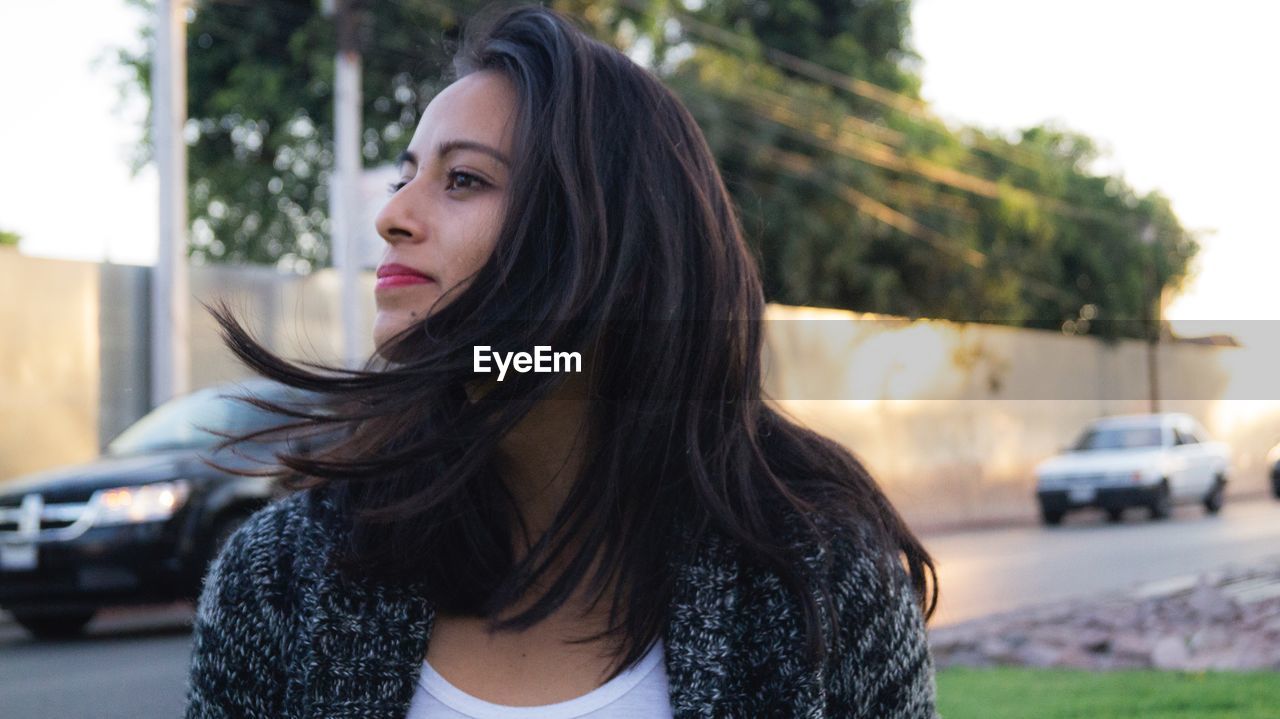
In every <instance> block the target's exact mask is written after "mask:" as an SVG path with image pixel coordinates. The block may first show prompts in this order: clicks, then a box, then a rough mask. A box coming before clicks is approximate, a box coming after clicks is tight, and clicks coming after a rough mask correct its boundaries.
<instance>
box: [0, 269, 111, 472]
mask: <svg viewBox="0 0 1280 719" xmlns="http://www.w3.org/2000/svg"><path fill="white" fill-rule="evenodd" d="M0 288H3V290H2V293H0V428H3V430H0V477H9V476H13V475H16V474H21V473H23V472H29V471H32V470H36V469H40V468H42V467H45V466H48V465H49V464H51V463H54V462H63V461H77V460H82V459H88V458H90V457H93V456H94V455H95V454H96V453H97V438H98V433H97V427H98V357H99V344H98V326H97V322H98V292H99V273H98V268H97V266H96V265H91V264H84V263H71V262H58V261H54V260H37V259H31V258H27V257H22V256H20V255H19V254H18V252H17V250H16V249H14V248H10V247H0Z"/></svg>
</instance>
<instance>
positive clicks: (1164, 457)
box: [1035, 413, 1231, 525]
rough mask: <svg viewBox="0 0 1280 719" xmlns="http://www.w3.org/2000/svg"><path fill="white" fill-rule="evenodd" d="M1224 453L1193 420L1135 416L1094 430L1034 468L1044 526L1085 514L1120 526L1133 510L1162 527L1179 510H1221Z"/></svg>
mask: <svg viewBox="0 0 1280 719" xmlns="http://www.w3.org/2000/svg"><path fill="white" fill-rule="evenodd" d="M1230 464H1231V459H1230V452H1229V450H1228V448H1227V446H1226V445H1224V444H1223V443H1221V442H1214V441H1210V440H1209V439H1208V436H1207V434H1206V433H1205V431H1204V428H1203V427H1201V426H1200V423H1199V422H1197V421H1196V420H1195V419H1194V418H1193V417H1191V416H1190V415H1187V414H1181V413H1165V414H1135V415H1123V416H1116V417H1107V418H1104V419H1099V420H1095V421H1093V422H1091V423H1090V424H1089V425H1088V426H1087V427H1085V430H1084V433H1083V434H1081V436H1080V439H1079V440H1077V441H1076V443H1075V444H1074V445H1073V446H1071V447H1070V448H1068V449H1066V450H1064V451H1063V453H1062V454H1059V455H1057V456H1055V457H1052V458H1050V459H1047V460H1045V461H1044V462H1041V463H1040V464H1039V465H1038V466H1037V467H1036V470H1035V472H1036V497H1037V499H1038V500H1039V502H1040V517H1041V519H1043V520H1044V523H1045V524H1051V525H1052V524H1058V523H1059V522H1061V521H1062V518H1063V516H1065V515H1066V513H1067V512H1069V511H1071V510H1074V509H1082V508H1086V507H1097V508H1099V509H1102V510H1104V511H1106V513H1107V517H1108V518H1109V519H1110V520H1111V521H1113V522H1118V521H1120V519H1121V518H1122V517H1123V516H1124V510H1125V509H1127V508H1129V507H1145V508H1146V509H1147V511H1148V512H1150V514H1151V517H1152V519H1164V518H1165V517H1168V516H1169V512H1170V510H1171V508H1172V506H1173V505H1174V504H1180V503H1192V502H1198V503H1200V504H1203V505H1204V508H1205V511H1207V512H1208V513H1210V514H1216V513H1217V512H1218V510H1219V509H1221V508H1222V499H1223V495H1224V494H1225V490H1226V483H1227V468H1228V467H1229V466H1230Z"/></svg>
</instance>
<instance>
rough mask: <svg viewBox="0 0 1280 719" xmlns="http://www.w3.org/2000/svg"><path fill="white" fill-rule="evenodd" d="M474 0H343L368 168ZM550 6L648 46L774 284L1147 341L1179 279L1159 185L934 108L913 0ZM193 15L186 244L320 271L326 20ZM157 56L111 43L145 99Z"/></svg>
mask: <svg viewBox="0 0 1280 719" xmlns="http://www.w3.org/2000/svg"><path fill="white" fill-rule="evenodd" d="M132 1H133V2H146V0H132ZM483 4H484V3H481V2H470V1H468V0H453V1H449V0H389V1H387V2H376V3H375V2H368V1H367V0H364V1H362V2H360V3H359V4H358V24H359V27H360V28H361V33H360V37H361V38H362V47H363V58H364V65H363V83H364V92H365V103H364V108H363V110H364V123H365V127H366V130H365V133H364V141H365V142H364V148H363V149H364V158H365V160H366V162H367V163H369V164H377V163H384V162H387V161H389V160H391V159H392V158H394V157H395V156H396V155H397V154H398V153H399V152H400V151H401V150H402V149H403V148H404V146H405V145H406V144H407V142H408V139H409V137H410V136H411V135H412V133H413V130H414V125H415V123H416V120H417V117H418V116H419V115H420V113H421V112H422V110H423V109H424V108H425V106H426V103H427V102H428V101H429V100H430V98H431V97H432V96H434V94H435V93H436V92H437V91H438V90H439V89H440V87H441V84H442V81H441V77H442V70H443V69H444V68H445V67H446V65H447V60H448V57H449V53H450V44H451V43H452V42H453V41H454V40H455V39H456V38H457V35H458V31H459V28H460V26H461V23H462V22H463V21H464V19H465V18H467V17H468V16H469V15H471V14H472V13H473V12H474V11H475V10H476V9H478V8H479V7H480V6H482V5H483ZM552 5H553V7H556V8H558V9H562V10H565V11H567V12H569V13H571V14H573V15H574V16H576V17H579V18H581V19H582V20H583V21H585V23H586V24H587V25H588V27H589V29H590V31H591V32H593V33H594V34H595V35H596V36H597V37H599V38H600V39H602V40H603V41H605V42H608V43H611V44H613V45H615V46H617V47H619V48H622V49H624V50H625V51H627V52H629V53H630V54H631V55H632V56H633V57H636V58H638V59H640V60H641V61H645V59H646V58H647V64H648V66H649V67H650V68H651V69H652V71H653V72H655V73H656V74H657V75H658V76H659V77H660V78H661V79H662V80H663V81H664V82H666V83H667V84H668V85H669V86H670V87H672V88H673V89H674V90H675V91H676V92H677V94H679V95H680V96H681V97H682V99H683V100H684V102H685V103H686V104H687V105H688V107H689V108H690V110H691V112H692V113H693V115H694V116H695V118H696V119H697V120H698V123H699V125H700V126H701V127H702V129H703V131H704V133H705V134H706V136H707V139H708V141H709V142H710V144H711V146H712V149H713V151H714V152H715V155H716V157H717V160H718V162H719V165H720V167H721V169H722V171H723V173H724V175H725V179H726V182H727V184H728V186H729V188H730V191H731V192H732V193H733V196H734V199H735V201H736V203H737V206H738V208H739V210H740V213H741V215H742V217H743V219H744V225H745V227H746V230H747V235H748V238H749V240H750V242H751V243H752V247H753V249H754V251H755V252H756V253H757V255H758V256H759V258H760V261H761V266H762V268H763V274H764V281H765V289H766V293H767V295H768V297H769V299H771V300H774V301H779V302H785V303H791V304H808V305H820V306H828V307H839V308H849V309H856V310H864V311H873V312H882V313H888V314H896V315H905V316H929V317H938V318H948V319H955V320H981V321H988V322H992V321H1000V322H1009V323H1013V324H1020V325H1030V326H1038V327H1047V328H1060V329H1064V330H1065V331H1069V332H1091V333H1100V334H1111V335H1117V334H1133V335H1140V334H1142V329H1141V328H1138V327H1133V326H1132V325H1130V326H1127V327H1126V326H1124V325H1122V324H1115V323H1111V324H1109V323H1107V322H1105V321H1103V320H1109V319H1136V318H1141V317H1145V316H1147V315H1148V314H1149V312H1148V306H1149V303H1150V301H1151V297H1153V296H1155V295H1156V294H1158V292H1153V288H1152V287H1151V286H1150V285H1151V283H1152V277H1154V278H1155V279H1154V281H1155V282H1156V283H1157V284H1158V287H1160V288H1163V287H1176V286H1177V285H1178V283H1179V282H1181V280H1182V279H1183V278H1184V277H1185V276H1186V272H1187V267H1188V265H1189V262H1190V259H1191V257H1192V256H1193V255H1194V253H1195V252H1196V250H1197V243H1196V241H1195V238H1194V237H1193V236H1192V235H1191V234H1190V233H1188V232H1187V231H1186V230H1185V229H1184V228H1182V227H1181V225H1180V224H1179V222H1178V220H1177V217H1176V215H1174V213H1173V211H1172V209H1171V208H1170V206H1169V203H1168V201H1167V200H1165V199H1164V198H1162V197H1160V196H1159V195H1147V196H1138V195H1137V194H1136V193H1135V192H1134V191H1133V189H1132V188H1130V187H1129V186H1128V185H1127V184H1125V183H1124V182H1123V180H1122V179H1120V178H1118V177H1106V176H1099V175H1095V174H1093V173H1092V172H1091V167H1092V166H1093V164H1094V162H1095V161H1096V159H1097V151H1096V149H1095V147H1094V145H1093V143H1092V142H1091V141H1090V140H1089V139H1088V138H1087V137H1084V136H1081V135H1078V134H1074V133H1071V132H1068V131H1066V130H1063V129H1060V128H1054V127H1035V128H1029V129H1027V130H1025V131H1023V132H1021V133H1019V134H1017V135H1016V136H1014V137H1012V138H1007V137H1004V136H1002V135H999V134H995V133H989V132H983V131H980V130H977V129H974V128H963V127H962V128H951V127H948V126H947V125H945V124H944V123H942V122H941V121H940V120H938V119H937V118H936V117H935V116H934V115H932V113H930V112H929V110H928V108H927V107H925V105H924V103H923V102H921V101H920V98H919V88H920V79H919V74H918V71H917V68H918V66H919V62H920V59H919V58H918V57H916V56H915V54H914V53H913V52H912V50H911V48H910V45H909V42H908V39H907V38H908V29H909V27H908V23H909V19H910V2H909V0H854V1H853V2H848V1H847V0H846V1H837V0H770V1H766V0H701V2H697V3H694V2H692V1H691V0H684V1H683V2H682V1H681V0H660V1H654V2H646V1H645V0H555V1H554V2H552ZM695 7H696V9H691V8H695ZM194 13H195V14H194V19H193V20H192V22H191V25H190V28H189V32H188V43H189V44H188V48H189V53H188V58H189V59H188V70H189V92H188V97H189V103H188V116H189V117H190V118H191V119H190V121H189V122H188V125H187V128H186V129H187V139H188V144H189V146H190V173H191V177H192V178H193V182H192V183H191V188H190V207H191V216H192V230H193V232H192V239H193V243H192V253H193V255H196V256H198V257H200V258H202V259H204V260H207V261H215V262H265V263H277V264H280V265H284V266H291V267H294V268H297V269H302V270H305V269H307V268H309V267H312V266H317V265H324V264H326V263H327V262H328V249H327V248H328V243H327V237H328V220H327V216H326V205H327V199H328V197H327V195H328V175H329V172H330V168H331V165H332V130H331V123H330V118H331V115H332V87H331V85H332V75H333V52H334V34H333V30H332V26H333V22H332V19H331V18H326V17H323V16H322V15H321V14H320V12H319V9H318V5H317V2H316V1H315V0H270V1H269V2H259V3H247V2H232V1H231V0H198V1H197V3H196V5H195V11H194ZM148 57H149V55H148V54H147V53H146V52H144V53H142V54H140V55H130V54H128V53H122V55H121V58H122V61H123V62H125V63H126V64H127V65H128V66H130V67H132V68H133V69H134V70H135V71H136V72H135V80H136V82H135V85H136V87H138V88H139V89H142V90H144V91H145V90H147V89H148V79H149V70H150V67H149V61H148ZM143 146H144V148H145V147H146V143H145V141H144V145H143ZM145 157H146V153H145V152H144V153H143V154H142V155H141V156H140V158H141V159H143V160H145ZM1144 238H1154V239H1153V241H1151V242H1149V243H1148V242H1146V241H1144ZM1152 267H1154V268H1155V271H1154V273H1153V272H1151V271H1149V269H1148V268H1152Z"/></svg>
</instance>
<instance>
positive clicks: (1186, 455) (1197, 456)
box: [1173, 423, 1213, 497]
mask: <svg viewBox="0 0 1280 719" xmlns="http://www.w3.org/2000/svg"><path fill="white" fill-rule="evenodd" d="M1173 436H1174V449H1175V451H1176V452H1177V453H1178V455H1179V459H1180V460H1181V462H1180V464H1181V465H1182V467H1183V471H1182V473H1183V477H1182V481H1181V483H1180V485H1181V486H1180V487H1178V489H1177V491H1176V494H1178V495H1179V496H1181V497H1202V496H1204V495H1205V494H1206V493H1207V492H1208V491H1209V483H1210V482H1211V481H1212V474H1213V468H1212V466H1211V462H1212V458H1211V457H1210V456H1209V454H1208V452H1207V451H1206V448H1205V444H1204V443H1203V442H1201V441H1200V438H1199V437H1197V436H1196V435H1195V433H1194V432H1193V431H1192V428H1191V426H1190V425H1188V424H1184V423H1179V424H1177V425H1175V426H1174V428H1173Z"/></svg>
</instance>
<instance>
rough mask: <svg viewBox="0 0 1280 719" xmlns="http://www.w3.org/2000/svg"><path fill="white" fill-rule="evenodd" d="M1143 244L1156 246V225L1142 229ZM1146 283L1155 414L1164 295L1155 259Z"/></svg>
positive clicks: (1149, 372) (1150, 399)
mask: <svg viewBox="0 0 1280 719" xmlns="http://www.w3.org/2000/svg"><path fill="white" fill-rule="evenodd" d="M1141 239H1142V244H1144V245H1146V246H1147V247H1149V248H1152V251H1153V252H1154V248H1155V245H1156V239H1157V238H1156V228H1155V225H1152V224H1148V225H1147V226H1146V227H1144V228H1143V229H1142V237H1141ZM1144 279H1145V282H1144V283H1143V284H1144V288H1143V289H1144V290H1145V292H1144V293H1143V294H1145V295H1146V297H1145V298H1144V299H1145V300H1146V303H1145V304H1146V311H1145V314H1146V320H1147V323H1146V324H1147V399H1148V403H1149V405H1150V410H1149V411H1150V412H1151V413H1152V414H1155V413H1156V412H1159V411H1160V364H1159V350H1160V335H1161V333H1162V332H1163V328H1162V327H1161V314H1162V313H1161V310H1162V307H1161V305H1162V304H1163V303H1162V301H1161V300H1162V299H1163V297H1162V293H1161V291H1160V283H1159V278H1158V277H1156V263H1155V261H1154V258H1152V260H1151V261H1149V262H1147V268H1146V273H1145V278H1144Z"/></svg>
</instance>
